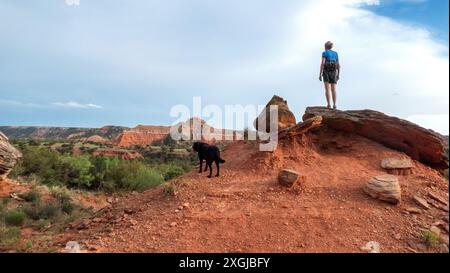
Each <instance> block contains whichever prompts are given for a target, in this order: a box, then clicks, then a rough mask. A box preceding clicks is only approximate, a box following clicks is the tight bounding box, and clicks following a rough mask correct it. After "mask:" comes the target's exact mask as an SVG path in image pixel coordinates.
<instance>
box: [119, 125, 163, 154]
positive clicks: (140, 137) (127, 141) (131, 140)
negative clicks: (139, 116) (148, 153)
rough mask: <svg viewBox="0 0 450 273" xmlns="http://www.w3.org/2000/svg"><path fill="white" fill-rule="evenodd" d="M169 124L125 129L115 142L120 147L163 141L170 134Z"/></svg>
mask: <svg viewBox="0 0 450 273" xmlns="http://www.w3.org/2000/svg"><path fill="white" fill-rule="evenodd" d="M169 132H170V127H168V126H143V125H139V126H137V127H136V128H134V129H129V130H124V131H123V132H122V133H121V134H120V135H119V136H118V137H117V139H116V141H115V144H116V145H117V146H119V147H127V148H128V147H133V146H143V147H146V146H150V145H152V144H153V143H155V142H156V141H162V140H164V139H166V138H167V137H168V136H169Z"/></svg>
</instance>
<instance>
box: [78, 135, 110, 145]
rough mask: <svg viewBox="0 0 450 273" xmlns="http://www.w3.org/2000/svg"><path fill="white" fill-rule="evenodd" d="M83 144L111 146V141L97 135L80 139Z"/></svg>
mask: <svg viewBox="0 0 450 273" xmlns="http://www.w3.org/2000/svg"><path fill="white" fill-rule="evenodd" d="M82 142H84V143H97V144H111V141H109V140H107V139H106V138H104V137H101V136H99V135H93V136H90V137H88V138H85V139H82Z"/></svg>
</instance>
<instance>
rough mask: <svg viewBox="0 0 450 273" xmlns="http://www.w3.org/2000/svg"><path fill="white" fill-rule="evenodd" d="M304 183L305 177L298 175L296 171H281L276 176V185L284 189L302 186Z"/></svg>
mask: <svg viewBox="0 0 450 273" xmlns="http://www.w3.org/2000/svg"><path fill="white" fill-rule="evenodd" d="M305 181H306V176H303V175H300V174H299V173H298V172H296V171H292V170H287V169H285V170H281V171H280V173H279V174H278V183H279V184H280V185H282V186H284V187H292V186H294V185H295V184H302V183H304V182H305Z"/></svg>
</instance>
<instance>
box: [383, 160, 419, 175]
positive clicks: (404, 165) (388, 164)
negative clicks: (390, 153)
mask: <svg viewBox="0 0 450 273" xmlns="http://www.w3.org/2000/svg"><path fill="white" fill-rule="evenodd" d="M381 168H383V169H385V170H386V171H387V172H388V173H390V174H395V175H410V174H411V173H412V169H413V168H414V164H413V162H412V161H411V160H410V159H399V158H386V159H383V160H382V161H381Z"/></svg>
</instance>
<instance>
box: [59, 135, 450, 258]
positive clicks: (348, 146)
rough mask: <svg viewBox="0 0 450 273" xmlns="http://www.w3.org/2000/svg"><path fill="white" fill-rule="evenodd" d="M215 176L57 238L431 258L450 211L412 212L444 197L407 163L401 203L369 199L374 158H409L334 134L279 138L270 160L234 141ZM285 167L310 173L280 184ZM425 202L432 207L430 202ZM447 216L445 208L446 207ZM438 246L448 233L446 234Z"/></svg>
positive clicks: (150, 195)
mask: <svg viewBox="0 0 450 273" xmlns="http://www.w3.org/2000/svg"><path fill="white" fill-rule="evenodd" d="M222 157H223V158H224V159H226V160H227V163H225V164H224V165H222V168H221V170H222V175H221V177H220V178H212V179H208V178H207V177H206V175H207V174H206V173H203V174H198V173H197V172H196V171H193V172H192V173H189V174H187V175H184V176H182V177H180V178H177V179H176V180H174V181H173V182H172V183H175V184H176V185H177V194H176V196H170V195H168V194H167V193H164V192H163V190H162V187H159V188H155V189H152V190H149V191H147V192H144V193H140V194H134V195H131V196H130V197H126V198H122V199H120V200H119V201H118V202H117V203H114V204H113V206H112V208H111V209H109V210H107V211H106V212H105V213H104V214H103V215H102V216H98V217H97V218H94V219H91V220H90V221H88V222H87V223H86V227H85V228H84V229H81V230H79V229H77V228H73V229H71V230H69V231H67V232H65V233H64V234H62V235H60V236H58V237H57V238H56V239H55V244H56V245H57V246H58V248H59V249H63V248H64V245H65V243H66V242H67V241H70V240H76V241H78V242H80V244H81V245H82V247H83V248H84V250H85V251H87V252H163V253H164V252H295V253H299V252H301V253H303V252H308V253H315V252H362V250H361V247H362V246H364V245H365V244H366V243H367V242H369V241H377V242H379V243H380V245H381V251H382V252H416V251H417V252H429V251H430V252H435V251H437V250H436V249H424V248H423V244H420V243H421V234H422V232H423V230H424V229H428V228H430V226H431V225H433V223H435V222H437V221H442V220H443V219H444V220H445V219H446V220H447V223H444V225H445V224H446V225H447V227H448V212H446V211H445V210H444V209H443V208H438V207H439V204H438V203H435V205H436V206H432V207H431V209H429V210H427V211H425V210H423V211H422V213H421V214H417V215H416V214H414V215H413V214H409V213H408V212H406V211H405V209H406V208H410V207H418V206H417V205H416V204H415V203H414V201H413V200H412V197H413V196H414V195H419V196H422V197H425V198H426V197H427V194H428V193H429V192H432V193H435V194H437V195H439V196H441V197H443V198H445V199H448V181H446V180H445V179H444V178H443V177H442V175H441V174H439V173H438V172H437V171H435V170H433V169H431V168H428V167H426V166H424V165H422V164H421V163H418V162H414V164H415V168H414V173H413V174H412V175H410V176H401V177H399V180H400V184H401V188H402V202H401V204H399V205H397V206H393V205H390V204H387V203H384V202H381V201H378V200H375V199H372V198H371V197H369V196H367V195H366V194H365V193H364V192H363V190H362V189H363V186H364V184H365V183H366V182H367V181H368V180H369V179H370V178H372V177H373V176H376V175H380V174H384V173H385V171H384V170H383V169H381V167H380V161H381V160H382V159H384V158H388V157H399V158H407V156H406V155H405V154H403V153H400V152H397V151H394V150H391V149H388V148H386V147H384V146H382V145H380V144H378V143H375V142H373V141H371V140H368V139H366V138H363V137H359V136H355V135H351V134H346V133H342V132H338V131H333V130H331V129H326V128H322V129H320V130H314V132H310V133H308V134H307V135H305V136H303V137H299V138H295V139H284V140H282V141H281V143H280V145H279V148H278V149H277V150H276V151H275V152H274V153H264V152H259V151H258V145H257V144H256V143H254V142H234V143H232V144H230V145H228V146H227V148H226V149H225V151H224V152H223V154H222ZM283 168H287V169H292V170H295V171H298V172H299V173H301V174H303V175H306V176H307V182H306V183H305V185H303V186H302V187H297V188H294V189H286V188H282V187H280V186H278V184H277V174H278V171H279V170H280V169H283ZM427 200H429V202H430V203H433V202H434V201H433V200H430V199H427ZM447 209H448V206H447ZM441 236H443V237H442V239H443V240H444V241H445V239H446V240H447V243H448V233H446V231H443V234H442V235H441Z"/></svg>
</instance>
